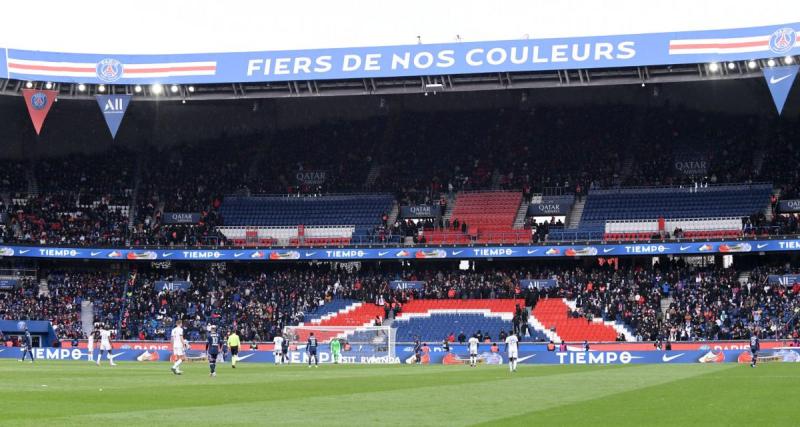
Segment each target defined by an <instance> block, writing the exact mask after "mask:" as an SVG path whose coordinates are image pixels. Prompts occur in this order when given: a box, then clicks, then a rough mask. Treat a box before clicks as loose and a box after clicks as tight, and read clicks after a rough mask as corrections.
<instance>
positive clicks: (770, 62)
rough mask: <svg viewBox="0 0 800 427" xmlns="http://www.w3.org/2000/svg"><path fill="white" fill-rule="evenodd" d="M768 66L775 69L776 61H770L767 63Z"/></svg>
mask: <svg viewBox="0 0 800 427" xmlns="http://www.w3.org/2000/svg"><path fill="white" fill-rule="evenodd" d="M767 65H769V66H770V67H774V66H775V60H774V59H772V58H770V59H769V61H767Z"/></svg>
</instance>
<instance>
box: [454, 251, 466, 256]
mask: <svg viewBox="0 0 800 427" xmlns="http://www.w3.org/2000/svg"><path fill="white" fill-rule="evenodd" d="M461 252H464V251H453V256H456V255H458V254H460V253H461Z"/></svg>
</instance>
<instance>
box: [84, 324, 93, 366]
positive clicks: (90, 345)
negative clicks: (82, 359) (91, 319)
mask: <svg viewBox="0 0 800 427" xmlns="http://www.w3.org/2000/svg"><path fill="white" fill-rule="evenodd" d="M94 333H95V330H94V326H92V331H91V332H89V339H88V340H87V342H86V353H87V354H86V356H87V357H86V358H87V359H88V360H89V361H90V362H94Z"/></svg>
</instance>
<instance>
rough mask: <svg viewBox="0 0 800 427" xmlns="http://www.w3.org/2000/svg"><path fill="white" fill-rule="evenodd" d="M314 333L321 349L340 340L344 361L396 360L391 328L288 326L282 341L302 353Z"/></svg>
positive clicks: (393, 335)
mask: <svg viewBox="0 0 800 427" xmlns="http://www.w3.org/2000/svg"><path fill="white" fill-rule="evenodd" d="M312 332H313V333H314V336H315V337H317V342H319V344H321V345H322V344H330V343H331V341H333V340H339V344H341V349H342V356H343V357H345V358H349V357H354V358H355V359H354V360H362V359H363V358H371V357H375V358H381V357H391V358H394V357H395V333H396V329H394V328H392V327H390V326H359V327H352V326H314V325H301V326H287V327H285V328H284V329H283V338H284V339H287V340H289V347H290V348H295V349H298V350H302V349H305V345H306V342H307V341H308V337H309V336H311V333H312Z"/></svg>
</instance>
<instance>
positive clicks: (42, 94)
mask: <svg viewBox="0 0 800 427" xmlns="http://www.w3.org/2000/svg"><path fill="white" fill-rule="evenodd" d="M57 95H58V91H55V90H38V89H22V96H23V98H25V105H27V106H28V113H29V114H30V115H31V121H32V122H33V127H34V129H36V135H39V133H41V131H42V124H44V119H45V118H46V117H47V113H49V112H50V107H52V106H53V102H54V101H55V99H56V96H57Z"/></svg>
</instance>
